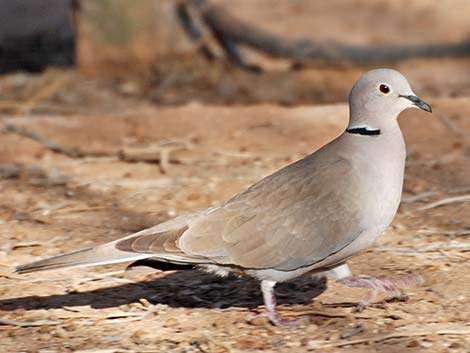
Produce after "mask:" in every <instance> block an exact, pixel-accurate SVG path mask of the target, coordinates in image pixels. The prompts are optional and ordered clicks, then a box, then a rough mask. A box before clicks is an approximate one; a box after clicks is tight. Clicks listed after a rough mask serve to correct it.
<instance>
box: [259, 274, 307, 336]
mask: <svg viewBox="0 0 470 353" xmlns="http://www.w3.org/2000/svg"><path fill="white" fill-rule="evenodd" d="M275 284H276V282H273V281H261V291H262V292H263V299H264V305H265V307H266V312H265V313H263V315H266V316H267V317H268V319H269V321H271V323H272V324H274V325H276V326H279V327H292V326H296V325H297V324H299V323H300V322H301V321H304V320H305V319H306V318H305V317H300V318H298V319H294V320H289V319H284V318H282V317H281V315H279V312H278V311H277V308H276V305H277V301H276V295H275V293H274V285H275Z"/></svg>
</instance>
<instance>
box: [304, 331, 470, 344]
mask: <svg viewBox="0 0 470 353" xmlns="http://www.w3.org/2000/svg"><path fill="white" fill-rule="evenodd" d="M430 335H449V336H460V335H464V336H465V335H470V329H462V330H436V331H432V330H429V331H408V332H393V333H390V334H388V335H381V336H376V337H369V338H358V339H356V340H350V341H340V342H333V343H328V342H315V341H314V342H312V343H313V344H312V345H311V348H330V347H331V348H333V347H344V346H350V345H356V344H362V343H370V342H373V343H377V342H382V341H386V340H390V339H393V338H407V337H420V336H430Z"/></svg>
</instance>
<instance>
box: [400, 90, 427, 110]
mask: <svg viewBox="0 0 470 353" xmlns="http://www.w3.org/2000/svg"><path fill="white" fill-rule="evenodd" d="M400 97H402V98H405V99H408V100H409V101H410V102H412V103H413V105H414V106H415V107H417V108H419V109H423V110H425V111H427V112H430V113H432V108H431V106H430V105H429V104H428V103H426V102H425V101H423V100H422V99H421V98H419V97H416V96H413V95H412V94H410V95H408V96H400Z"/></svg>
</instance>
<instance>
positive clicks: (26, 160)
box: [0, 0, 470, 353]
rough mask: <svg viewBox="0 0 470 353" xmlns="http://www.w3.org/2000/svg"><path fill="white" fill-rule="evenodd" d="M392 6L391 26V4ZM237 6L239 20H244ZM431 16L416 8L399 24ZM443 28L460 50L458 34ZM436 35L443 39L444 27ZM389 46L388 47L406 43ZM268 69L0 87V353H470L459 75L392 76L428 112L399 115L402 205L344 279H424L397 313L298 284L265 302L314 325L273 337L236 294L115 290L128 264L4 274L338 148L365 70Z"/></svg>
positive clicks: (339, 289)
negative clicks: (414, 15) (331, 144)
mask: <svg viewBox="0 0 470 353" xmlns="http://www.w3.org/2000/svg"><path fill="white" fill-rule="evenodd" d="M221 2H223V1H221ZM292 3H294V2H292ZM295 3H297V4H300V3H301V1H296V2H295ZM356 3H357V4H362V3H364V2H363V1H356ZM380 3H384V2H383V1H381V2H380ZM390 3H391V4H392V5H390V9H391V10H390V11H392V10H393V11H395V10H396V6H398V4H400V3H402V1H401V0H397V1H393V2H390ZM243 4H244V5H243V6H241V7H239V8H238V9H237V11H238V12H237V13H238V15H243V14H244V13H246V14H248V13H249V12H250V11H251V8H250V5H249V4H250V2H247V1H245V2H243ZM428 4H429V1H427V0H420V1H416V2H413V7H412V9H410V11H415V12H420V11H422V10H423V7H425V8H427V5H428ZM299 6H300V5H299ZM325 6H326V5H325ZM326 7H327V9H330V7H329V6H326ZM293 8H294V10H295V6H293ZM294 10H292V11H294ZM330 10H331V9H330ZM349 10H350V11H355V10H357V9H349ZM382 10H383V9H382V8H380V7H378V8H377V9H375V10H374V11H375V12H374V13H375V15H376V16H380V15H381V14H382V12H383V11H382ZM295 11H298V12H302V13H303V12H305V11H306V10H305V9H304V8H303V7H302V6H300V8H296V10H295ZM429 11H430V10H429ZM459 13H460V14H462V13H463V11H461V12H459ZM247 16H248V15H247ZM270 16H271V17H272V18H274V20H276V18H277V17H276V16H275V14H274V15H273V13H272V12H268V15H266V17H267V18H271V17H270ZM317 16H318V15H317ZM407 16H408V15H407ZM410 16H411V15H410ZM436 16H437V15H436ZM439 16H441V15H439ZM453 16H454V17H453V18H454V20H455V21H454V26H453V27H452V26H450V27H452V28H454V27H455V28H454V30H453V31H452V30H450V32H451V34H452V35H450V37H451V38H452V39H455V38H458V33H459V32H458V29H459V28H460V27H459V26H462V22H459V19H460V18H461V17H459V16H458V13H456V12H455V11H454V15H453ZM248 17H249V16H248ZM348 18H349V17H348ZM351 18H352V19H354V18H355V17H354V16H352V15H351ZM406 18H408V17H405V20H403V21H404V24H405V25H404V27H403V28H402V29H401V33H404V32H406V31H407V30H409V28H407V27H406V24H407V23H408V21H409V19H408V20H406ZM277 20H278V18H277ZM349 21H352V20H351V19H350V20H349ZM377 21H378V20H377ZM423 21H424V20H423ZM378 22H380V21H378ZM261 23H263V22H262V21H261ZM266 23H268V24H269V23H270V22H269V21H268V20H266ZM289 23H290V24H289V26H290V27H292V28H295V23H292V21H291V22H289ZM343 25H347V22H346V23H345V24H343ZM425 25H426V21H424V22H423V23H422V26H425ZM317 26H320V25H318V24H317ZM266 28H268V29H269V28H270V27H269V25H267V26H266ZM299 28H301V27H300V26H299ZM319 28H320V27H319ZM445 28H447V27H445ZM434 30H435V32H436V33H437V34H436V38H438V39H439V40H442V39H443V38H447V37H446V32H445V30H444V27H443V26H441V25H439V26H436V28H435V29H434ZM273 31H275V28H274V27H273ZM292 33H293V36H296V35H302V31H301V30H300V29H298V30H294V31H293V32H292ZM358 33H362V35H363V37H360V35H359V34H358ZM393 33H394V35H393V36H392V38H393V39H394V40H396V41H398V39H399V38H400V37H399V33H400V29H397V28H395V27H394V32H393ZM325 35H326V34H325ZM351 35H352V36H353V37H354V36H356V39H357V42H361V38H362V39H363V38H365V37H364V32H360V31H359V32H358V31H353V33H352V34H351ZM427 35H428V36H430V34H429V32H427ZM376 36H379V34H376ZM369 39H370V40H371V41H372V42H374V34H370V38H369ZM415 40H416V37H413V39H412V42H413V41H415ZM364 42H366V43H367V41H364ZM262 60H266V59H262ZM262 63H263V64H264V65H266V67H268V66H269V65H273V66H270V68H271V69H270V70H268V72H266V73H264V74H261V75H255V74H250V73H245V72H240V71H238V70H236V69H233V68H229V67H227V66H226V65H223V64H220V63H212V64H210V65H208V64H207V63H206V62H205V61H204V60H203V59H201V58H197V57H196V58H191V59H186V60H180V61H175V60H173V61H166V62H161V63H159V65H158V66H157V67H156V68H155V71H154V72H153V73H152V74H149V76H148V77H146V78H145V79H143V78H142V77H126V78H125V79H123V78H121V79H115V80H111V79H107V80H104V79H101V80H96V79H90V78H87V77H83V76H82V75H81V74H79V73H77V72H75V71H73V70H66V71H58V70H48V71H47V72H45V73H43V74H39V75H29V74H23V73H16V74H10V75H6V76H3V77H0V119H1V120H0V122H1V124H2V127H1V129H2V130H1V133H0V193H1V195H2V197H1V202H0V239H1V241H0V352H42V353H55V352H82V353H85V352H87V353H92V352H93V353H111V352H181V353H182V352H195V353H196V352H201V353H205V352H211V353H212V352H214V353H215V352H220V353H222V352H228V353H230V352H233V353H235V352H296V353H298V352H310V351H312V352H313V351H315V352H352V353H369V352H386V353H396V352H401V353H411V352H446V353H454V352H467V351H469V348H470V347H469V341H470V324H469V323H470V312H469V310H468V307H469V305H470V302H469V298H468V294H469V292H470V271H469V270H470V268H469V263H470V262H469V250H470V247H469V242H468V237H469V235H470V216H469V215H470V63H469V61H468V60H463V59H452V58H448V59H440V60H416V61H408V62H405V63H402V64H400V65H398V66H396V67H395V68H397V69H399V70H400V71H402V72H403V73H404V74H405V75H406V76H407V77H408V78H409V79H410V81H411V84H412V86H413V87H414V90H415V92H416V93H417V94H418V95H420V96H421V97H422V98H424V99H425V100H426V101H428V102H429V103H430V104H431V105H432V106H433V110H434V112H433V114H432V115H430V114H427V113H425V112H422V111H418V110H413V111H407V112H405V113H403V114H402V115H401V117H400V125H401V127H402V129H403V133H404V135H405V140H406V143H407V151H408V158H407V166H406V176H405V185H404V192H403V198H402V204H401V206H400V209H399V212H398V215H397V217H396V218H395V220H394V222H393V224H392V226H391V227H390V228H389V229H388V230H387V231H386V233H385V234H384V235H383V236H382V237H381V238H379V240H378V241H377V242H376V243H375V244H374V245H373V246H372V247H371V248H370V249H368V251H366V252H365V253H363V254H361V255H360V256H357V257H356V258H354V259H352V260H351V261H350V266H351V267H352V269H353V271H354V272H355V273H356V274H366V275H372V276H379V277H392V278H393V277H398V276H402V275H407V274H419V275H421V276H422V277H423V278H424V279H425V284H424V285H423V286H421V287H416V288H410V289H408V290H406V291H405V294H406V296H403V297H402V298H399V299H397V298H389V297H386V296H382V297H380V298H378V300H377V302H375V303H374V304H373V305H372V306H370V307H367V308H366V309H365V310H363V311H362V312H357V311H356V310H355V309H356V306H357V304H358V303H359V302H360V300H361V299H363V298H364V297H365V296H366V295H367V291H365V290H362V289H350V288H345V287H343V286H341V285H339V284H338V283H335V282H334V281H333V280H328V281H326V280H319V279H312V278H309V277H302V278H299V279H297V280H295V281H292V282H289V283H285V284H280V285H278V286H277V287H276V288H277V293H278V298H279V302H280V310H281V312H282V315H284V316H286V317H295V316H299V315H307V316H308V321H307V322H306V323H304V324H301V325H300V326H298V327H295V328H290V329H282V328H277V327H274V326H272V325H271V324H269V323H267V322H266V321H265V320H250V316H252V315H253V314H256V313H258V312H260V311H262V310H263V307H262V298H261V293H260V290H259V288H258V284H257V283H256V282H255V281H253V280H250V279H248V278H237V277H230V278H226V279H220V278H216V277H213V276H211V275H208V274H205V273H202V272H198V271H195V270H191V271H180V272H177V271H172V272H165V273H157V272H155V271H153V270H144V269H137V270H133V271H128V272H124V269H125V264H119V265H112V266H104V267H92V268H84V269H73V270H60V271H51V272H44V273H36V274H29V275H16V274H12V268H13V266H15V265H18V264H22V263H26V262H30V261H33V260H36V259H40V258H44V257H47V256H52V255H56V254H60V253H64V252H68V251H72V250H76V249H80V248H84V247H89V246H93V245H95V244H99V243H103V242H106V241H110V240H113V239H116V238H118V237H121V236H124V235H127V234H130V233H132V232H135V231H138V230H141V229H144V228H146V227H149V226H151V225H154V224H156V223H159V222H161V221H164V220H166V219H169V218H171V217H174V216H176V215H179V214H183V213H185V212H191V211H194V210H198V209H202V208H205V207H208V206H211V205H216V204H218V203H220V202H221V201H224V200H225V199H227V198H229V197H231V196H233V195H234V194H236V193H238V192H240V191H242V190H244V189H245V188H246V187H247V186H249V185H250V184H252V183H253V182H255V181H256V180H258V179H260V178H261V177H263V176H265V175H267V174H269V173H271V172H273V171H275V170H276V169H278V168H280V167H282V166H284V165H286V164H288V163H290V162H292V161H295V160H297V159H299V158H302V157H303V156H305V155H306V154H308V153H311V152H312V151H314V150H316V149H317V148H318V147H320V146H321V145H323V144H324V143H326V142H327V141H329V140H330V139H332V138H333V137H335V136H337V135H338V134H340V133H341V132H342V131H343V130H344V128H345V126H346V124H347V114H348V109H347V105H346V104H345V103H346V100H347V94H348V91H349V89H350V87H351V85H352V83H353V82H354V80H355V79H356V78H357V77H358V76H359V75H360V74H361V73H362V72H364V71H366V70H367V69H368V68H357V67H348V68H335V67H327V66H322V67H308V68H303V69H301V70H297V71H291V70H285V69H282V70H279V69H277V68H276V69H272V67H274V66H275V65H279V62H278V61H277V62H272V61H269V60H266V61H262ZM11 125H14V128H13V131H12V130H11ZM7 126H10V128H7ZM30 132H34V133H35V134H36V135H35V136H31V134H30V135H29V136H25V135H28V133H30ZM38 135H40V136H42V137H44V138H46V139H47V140H48V141H44V140H43V141H42V142H41V143H39V142H38V141H35V140H34V138H36V140H37V137H38ZM31 137H33V138H31ZM51 141H52V142H54V143H55V144H57V145H59V146H61V147H62V150H61V152H60V153H58V152H54V151H52V150H51V147H53V146H50V143H49V142H51ZM48 143H49V146H46V145H47V144H48ZM64 148H66V149H67V148H68V149H69V150H66V149H64ZM70 149H72V151H70ZM77 151H78V152H79V154H78V156H75V157H73V156H67V155H66V154H64V152H72V153H76V152H77Z"/></svg>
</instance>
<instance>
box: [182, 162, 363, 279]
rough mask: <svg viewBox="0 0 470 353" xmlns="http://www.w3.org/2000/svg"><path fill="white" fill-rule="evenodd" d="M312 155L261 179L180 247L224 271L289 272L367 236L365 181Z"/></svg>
mask: <svg viewBox="0 0 470 353" xmlns="http://www.w3.org/2000/svg"><path fill="white" fill-rule="evenodd" d="M317 157H318V156H315V155H311V156H309V157H307V158H306V159H303V160H301V161H299V162H297V163H294V164H292V165H290V166H288V167H286V168H284V169H282V170H280V171H279V172H277V173H274V174H273V175H271V176H269V177H267V178H265V179H263V180H261V181H260V182H258V183H257V184H255V185H253V186H252V187H251V188H249V189H248V190H247V191H245V192H244V193H242V194H240V195H238V196H236V197H235V198H233V199H232V200H230V201H228V202H227V203H225V204H224V205H222V206H221V207H219V208H217V209H214V210H212V211H211V212H210V213H208V214H206V215H205V216H204V217H200V218H197V219H195V220H194V222H192V223H191V224H190V226H189V227H188V229H187V230H186V231H185V232H184V233H182V235H181V237H180V240H179V248H180V249H181V250H182V251H183V252H184V253H186V254H191V255H193V256H195V255H197V256H203V257H207V258H209V259H211V260H212V261H214V262H216V263H219V264H226V265H235V266H239V267H243V268H252V269H266V268H273V269H277V270H283V271H289V270H293V269H297V268H300V267H305V266H308V265H311V264H313V263H316V262H318V261H321V260H323V259H325V258H327V257H328V256H330V255H332V254H334V253H336V252H338V251H339V250H341V249H342V248H344V247H346V246H347V245H348V244H349V243H351V242H352V241H353V240H354V239H355V238H356V237H357V236H358V235H359V234H360V233H361V232H362V231H363V229H361V223H362V212H361V204H362V203H363V202H364V197H363V195H362V194H363V192H362V191H363V190H362V191H361V190H360V189H361V187H360V185H359V184H360V180H358V179H357V177H356V176H357V175H358V174H359V173H358V172H357V171H355V170H354V167H353V166H352V165H351V163H350V162H349V161H348V160H346V159H342V158H327V159H326V160H323V161H321V159H320V162H318V160H317Z"/></svg>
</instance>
